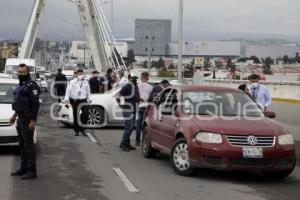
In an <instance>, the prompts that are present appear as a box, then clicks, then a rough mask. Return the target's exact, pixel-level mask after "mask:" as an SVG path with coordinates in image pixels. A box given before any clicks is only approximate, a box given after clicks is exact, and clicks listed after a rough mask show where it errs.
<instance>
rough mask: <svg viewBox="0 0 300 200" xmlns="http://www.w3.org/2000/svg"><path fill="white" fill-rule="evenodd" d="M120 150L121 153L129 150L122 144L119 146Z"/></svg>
mask: <svg viewBox="0 0 300 200" xmlns="http://www.w3.org/2000/svg"><path fill="white" fill-rule="evenodd" d="M120 149H121V150H122V151H130V148H129V147H128V146H126V145H123V144H121V145H120Z"/></svg>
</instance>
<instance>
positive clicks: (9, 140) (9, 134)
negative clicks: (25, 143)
mask: <svg viewBox="0 0 300 200" xmlns="http://www.w3.org/2000/svg"><path fill="white" fill-rule="evenodd" d="M17 144H19V137H18V133H17V130H16V128H15V126H8V127H0V146H2V145H17Z"/></svg>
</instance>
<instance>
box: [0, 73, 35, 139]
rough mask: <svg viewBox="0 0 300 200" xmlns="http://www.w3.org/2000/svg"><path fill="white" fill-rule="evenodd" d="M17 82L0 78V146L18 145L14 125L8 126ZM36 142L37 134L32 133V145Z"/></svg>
mask: <svg viewBox="0 0 300 200" xmlns="http://www.w3.org/2000/svg"><path fill="white" fill-rule="evenodd" d="M18 83H19V81H18V80H15V79H10V78H0V110H1V112H0V145H18V144H19V139H18V133H17V130H16V124H14V125H10V123H9V119H10V118H11V116H12V115H13V113H14V111H13V110H12V103H13V91H14V89H15V88H16V87H17V85H18ZM36 142H37V134H36V132H35V133H34V143H36Z"/></svg>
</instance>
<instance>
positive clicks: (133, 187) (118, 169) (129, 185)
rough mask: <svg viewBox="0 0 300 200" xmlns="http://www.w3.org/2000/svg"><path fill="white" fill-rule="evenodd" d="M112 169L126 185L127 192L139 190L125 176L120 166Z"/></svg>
mask: <svg viewBox="0 0 300 200" xmlns="http://www.w3.org/2000/svg"><path fill="white" fill-rule="evenodd" d="M113 170H114V172H115V173H116V174H117V175H118V176H119V177H120V179H121V181H122V182H123V183H124V185H125V186H126V187H127V189H128V190H129V192H139V190H138V189H137V188H136V187H135V186H134V185H133V184H132V183H131V181H130V180H129V179H128V178H127V176H126V175H125V174H124V173H123V171H122V170H121V169H120V168H113Z"/></svg>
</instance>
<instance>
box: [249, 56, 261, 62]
mask: <svg viewBox="0 0 300 200" xmlns="http://www.w3.org/2000/svg"><path fill="white" fill-rule="evenodd" d="M249 60H253V62H254V63H255V64H260V63H261V62H260V60H259V58H258V57H256V56H251V57H250V58H249Z"/></svg>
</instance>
